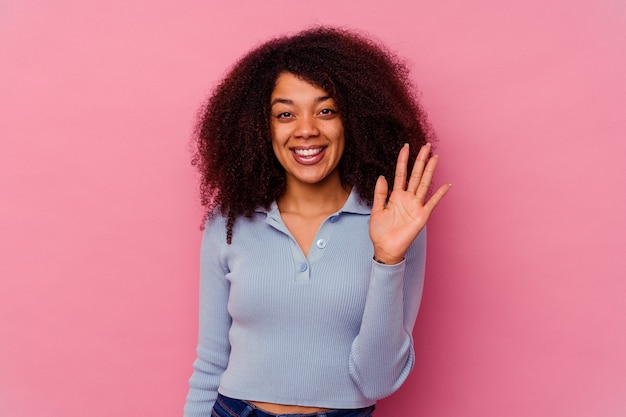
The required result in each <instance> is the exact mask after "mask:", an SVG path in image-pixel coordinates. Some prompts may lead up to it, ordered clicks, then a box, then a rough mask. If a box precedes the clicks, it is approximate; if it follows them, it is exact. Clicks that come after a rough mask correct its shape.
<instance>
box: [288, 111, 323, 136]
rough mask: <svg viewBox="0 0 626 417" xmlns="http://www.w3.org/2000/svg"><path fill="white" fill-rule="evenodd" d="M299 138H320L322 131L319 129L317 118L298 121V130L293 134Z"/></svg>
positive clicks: (305, 117)
mask: <svg viewBox="0 0 626 417" xmlns="http://www.w3.org/2000/svg"><path fill="white" fill-rule="evenodd" d="M293 134H294V136H295V137H297V138H302V139H308V138H311V137H316V136H319V134H320V131H319V129H318V128H317V123H316V120H315V117H312V116H304V117H300V118H299V119H298V120H297V125H296V129H295V130H294V132H293Z"/></svg>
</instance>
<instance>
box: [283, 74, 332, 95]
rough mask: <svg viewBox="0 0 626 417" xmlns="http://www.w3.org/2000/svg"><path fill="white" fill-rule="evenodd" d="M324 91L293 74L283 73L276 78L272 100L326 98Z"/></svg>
mask: <svg viewBox="0 0 626 417" xmlns="http://www.w3.org/2000/svg"><path fill="white" fill-rule="evenodd" d="M328 96H329V94H328V92H326V91H325V90H324V89H322V88H320V87H318V86H316V85H313V84H311V83H310V82H308V81H306V80H303V79H302V78H300V77H298V76H297V75H295V74H292V73H289V72H284V73H282V74H280V75H279V76H278V78H276V83H275V85H274V90H273V91H272V99H274V98H292V97H303V98H305V97H312V98H318V97H328Z"/></svg>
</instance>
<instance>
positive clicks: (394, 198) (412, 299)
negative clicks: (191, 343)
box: [185, 28, 450, 417]
mask: <svg viewBox="0 0 626 417" xmlns="http://www.w3.org/2000/svg"><path fill="white" fill-rule="evenodd" d="M196 139H197V141H196V143H197V148H196V149H197V150H196V153H195V157H194V164H196V165H197V166H198V168H199V169H200V171H201V173H202V186H201V193H202V200H203V203H204V204H205V205H206V206H207V221H206V226H205V229H204V236H203V243H202V249H201V284H200V330H199V343H198V348H197V355H198V356H197V359H196V361H195V362H194V373H193V375H192V377H191V379H190V391H189V394H188V397H187V403H186V405H185V416H186V417H192V416H194V417H195V416H210V415H213V416H229V417H233V416H261V417H265V416H275V415H309V414H310V415H320V416H329V417H339V416H344V417H348V416H361V417H365V416H370V415H371V414H372V412H373V409H374V404H375V402H376V400H377V399H380V398H383V397H385V396H388V395H390V394H391V393H393V392H394V391H395V390H396V389H398V388H399V387H400V385H401V384H402V383H403V382H404V380H405V379H406V377H407V376H408V374H409V372H410V371H411V368H412V366H413V363H414V353H413V339H412V336H411V332H412V329H413V325H414V323H415V319H416V316H417V311H418V308H419V303H420V298H421V292H422V284H423V278H424V261H425V250H426V235H425V230H424V228H425V225H426V221H427V220H428V217H429V215H430V213H431V212H432V210H433V209H434V208H435V206H436V205H437V203H438V202H439V201H440V200H441V198H443V196H444V195H445V194H446V192H447V191H448V189H449V187H450V186H449V185H443V186H441V187H440V188H439V189H438V190H437V191H435V192H434V193H432V196H430V197H429V196H428V195H429V189H430V187H431V180H432V177H433V172H434V170H435V166H436V165H437V156H431V145H430V143H429V140H430V139H431V133H430V131H429V128H428V124H427V122H426V120H425V116H424V113H423V111H422V110H421V108H420V106H419V105H418V103H417V102H416V100H415V98H414V95H413V90H412V86H411V84H410V82H409V80H408V71H407V70H406V67H405V66H404V65H403V64H402V63H401V62H400V61H399V60H398V59H397V58H396V57H395V56H394V55H392V54H391V53H389V52H387V51H386V50H385V49H384V48H383V47H381V46H380V45H377V44H376V43H374V42H372V41H370V40H368V39H367V38H364V37H362V36H359V35H357V34H355V33H352V32H348V31H344V30H339V29H334V28H316V29H312V30H308V31H305V32H301V33H299V34H296V35H295V36H290V37H280V38H276V39H274V40H271V41H269V42H267V43H265V44H263V45H261V46H259V47H258V48H256V49H254V50H253V51H251V52H250V53H248V54H247V55H246V56H245V57H243V58H242V59H241V60H240V61H239V62H238V63H237V64H236V65H235V66H234V67H233V68H232V69H231V71H230V72H229V74H228V75H227V76H226V78H225V79H224V80H223V81H222V83H221V84H220V85H219V86H218V87H217V89H216V91H215V92H214V94H213V96H212V97H211V98H210V99H209V101H208V103H207V104H206V106H205V108H204V110H203V113H202V115H201V118H200V121H199V123H198V129H197V135H196ZM388 180H389V182H388ZM391 183H392V184H393V186H392V187H391Z"/></svg>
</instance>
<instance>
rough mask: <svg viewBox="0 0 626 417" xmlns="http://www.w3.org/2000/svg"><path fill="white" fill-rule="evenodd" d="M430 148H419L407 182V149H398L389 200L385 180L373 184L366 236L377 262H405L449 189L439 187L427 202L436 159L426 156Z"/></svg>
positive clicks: (405, 147) (427, 146) (446, 185)
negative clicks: (411, 247)
mask: <svg viewBox="0 0 626 417" xmlns="http://www.w3.org/2000/svg"><path fill="white" fill-rule="evenodd" d="M430 148H431V146H430V144H426V145H424V146H422V148H421V149H420V151H419V154H418V155H417V159H416V160H415V165H414V166H413V171H412V172H411V176H410V177H409V181H408V183H407V180H406V179H407V165H408V160H409V147H408V145H405V146H404V147H403V148H402V150H400V153H399V155H398V162H397V164H396V173H395V178H394V181H393V190H392V192H391V195H390V196H389V200H388V201H387V195H388V191H389V186H388V184H387V180H386V179H385V178H384V177H379V178H378V181H377V182H376V188H375V189H374V203H373V205H372V213H371V216H370V230H369V233H370V239H371V240H372V243H373V245H374V259H376V260H377V261H379V262H382V263H385V264H395V263H398V262H400V261H402V259H404V255H405V254H406V251H407V250H408V248H409V246H410V245H411V243H412V242H413V241H414V240H415V238H416V237H417V235H418V234H419V233H420V231H421V230H422V229H423V228H424V226H425V225H426V222H427V221H428V218H429V217H430V214H431V213H432V211H433V210H434V208H435V207H436V206H437V204H438V203H439V201H441V199H442V198H443V197H444V196H445V195H446V193H447V192H448V190H449V189H450V187H451V185H450V184H445V185H442V186H441V187H439V189H438V190H437V191H436V192H435V193H434V194H433V195H432V196H431V197H430V199H428V200H427V201H426V196H427V194H428V190H429V188H430V184H431V181H432V178H433V174H434V171H435V167H436V166H437V160H438V158H437V156H433V157H432V158H429V157H428V155H429V153H430Z"/></svg>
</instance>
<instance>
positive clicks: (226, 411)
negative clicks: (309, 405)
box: [211, 394, 374, 417]
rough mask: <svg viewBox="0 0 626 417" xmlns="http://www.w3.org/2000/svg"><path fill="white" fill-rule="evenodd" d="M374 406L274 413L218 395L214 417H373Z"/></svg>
mask: <svg viewBox="0 0 626 417" xmlns="http://www.w3.org/2000/svg"><path fill="white" fill-rule="evenodd" d="M373 412H374V406H373V405H372V406H370V407H365V408H357V409H350V410H326V411H319V412H317V413H311V414H274V413H270V412H268V411H263V410H261V409H259V408H257V407H256V406H254V405H253V404H250V403H249V402H248V401H243V400H236V399H234V398H229V397H225V396H223V395H222V394H218V395H217V401H215V405H214V406H213V410H212V411H211V416H212V417H371V416H372V413H373Z"/></svg>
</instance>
